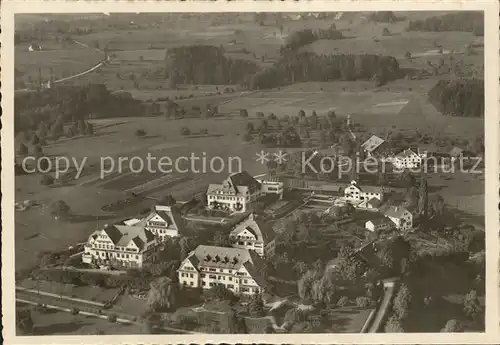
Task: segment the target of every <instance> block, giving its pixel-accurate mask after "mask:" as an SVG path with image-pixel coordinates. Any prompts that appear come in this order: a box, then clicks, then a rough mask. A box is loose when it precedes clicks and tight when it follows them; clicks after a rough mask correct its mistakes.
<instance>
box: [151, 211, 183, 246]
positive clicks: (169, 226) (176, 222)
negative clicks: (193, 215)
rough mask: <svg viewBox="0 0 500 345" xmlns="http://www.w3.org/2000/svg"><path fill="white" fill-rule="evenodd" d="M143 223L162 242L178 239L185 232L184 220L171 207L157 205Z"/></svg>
mask: <svg viewBox="0 0 500 345" xmlns="http://www.w3.org/2000/svg"><path fill="white" fill-rule="evenodd" d="M142 222H143V223H144V228H145V229H146V230H149V231H151V233H153V234H154V235H155V236H156V237H157V238H158V239H159V240H160V241H165V240H167V239H168V238H169V237H177V236H179V235H180V234H181V233H182V232H183V231H184V220H183V219H182V216H181V214H180V212H179V211H178V210H176V209H172V207H170V206H162V205H156V206H155V207H154V210H153V211H152V212H151V213H150V214H149V215H148V216H147V217H146V218H145V219H144V220H143V221H142Z"/></svg>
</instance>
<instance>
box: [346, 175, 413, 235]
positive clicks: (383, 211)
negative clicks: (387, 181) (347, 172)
mask: <svg viewBox="0 0 500 345" xmlns="http://www.w3.org/2000/svg"><path fill="white" fill-rule="evenodd" d="M384 197H385V191H384V188H383V187H381V186H360V185H359V184H358V183H357V182H356V181H351V184H350V185H349V186H347V187H346V188H345V189H344V195H343V200H345V201H347V202H349V203H351V204H352V205H353V206H354V207H356V208H359V209H365V210H370V211H374V213H373V214H374V217H373V219H371V220H369V221H367V222H366V223H365V228H366V229H367V230H369V231H382V230H389V229H397V230H401V231H407V230H410V229H411V228H412V227H413V214H412V213H411V212H410V211H409V210H408V209H406V208H405V207H404V206H401V205H384V201H385V199H384Z"/></svg>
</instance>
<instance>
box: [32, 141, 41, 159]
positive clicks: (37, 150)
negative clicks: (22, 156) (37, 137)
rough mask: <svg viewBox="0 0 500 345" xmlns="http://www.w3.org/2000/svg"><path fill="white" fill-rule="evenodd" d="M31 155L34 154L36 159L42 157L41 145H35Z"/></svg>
mask: <svg viewBox="0 0 500 345" xmlns="http://www.w3.org/2000/svg"><path fill="white" fill-rule="evenodd" d="M33 154H34V155H35V156H36V157H40V156H43V149H42V145H40V144H36V145H35V146H34V147H33Z"/></svg>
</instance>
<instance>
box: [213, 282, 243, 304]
mask: <svg viewBox="0 0 500 345" xmlns="http://www.w3.org/2000/svg"><path fill="white" fill-rule="evenodd" d="M210 294H211V295H213V296H214V297H215V298H216V299H217V300H219V301H229V302H230V303H233V302H235V301H236V300H237V296H236V295H235V294H234V293H233V292H232V291H231V290H229V289H228V288H226V287H225V286H224V285H220V284H217V285H214V286H213V287H212V288H211V289H210Z"/></svg>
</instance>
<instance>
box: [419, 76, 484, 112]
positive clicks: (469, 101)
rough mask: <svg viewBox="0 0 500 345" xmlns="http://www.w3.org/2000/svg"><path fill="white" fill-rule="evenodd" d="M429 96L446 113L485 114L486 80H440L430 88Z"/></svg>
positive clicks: (437, 107) (438, 108)
mask: <svg viewBox="0 0 500 345" xmlns="http://www.w3.org/2000/svg"><path fill="white" fill-rule="evenodd" d="M428 97H429V101H430V102H431V103H432V104H433V105H434V106H435V107H436V109H437V110H439V111H440V112H441V113H443V114H444V115H451V116H464V117H483V116H484V80H480V79H465V80H453V81H452V80H440V81H439V82H438V83H437V84H436V85H435V86H434V87H433V88H432V89H431V90H429V92H428Z"/></svg>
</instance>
